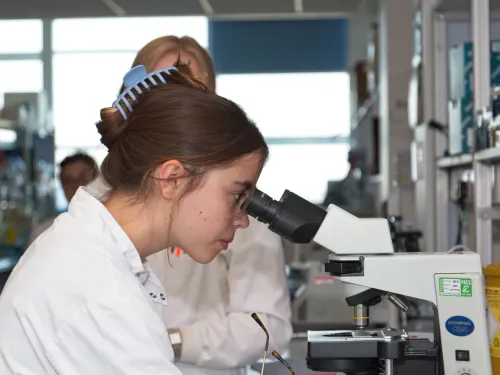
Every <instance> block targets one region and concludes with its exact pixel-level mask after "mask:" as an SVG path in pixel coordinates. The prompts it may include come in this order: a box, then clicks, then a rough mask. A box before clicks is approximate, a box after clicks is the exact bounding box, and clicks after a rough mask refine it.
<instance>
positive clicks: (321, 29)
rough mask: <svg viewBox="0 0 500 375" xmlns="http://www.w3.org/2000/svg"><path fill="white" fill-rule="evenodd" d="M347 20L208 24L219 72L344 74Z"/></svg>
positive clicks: (212, 52)
mask: <svg viewBox="0 0 500 375" xmlns="http://www.w3.org/2000/svg"><path fill="white" fill-rule="evenodd" d="M348 22H349V21H348V20H347V19H324V20H293V21H291V20H283V21H210V24H209V35H210V53H211V55H212V57H213V59H214V61H215V69H216V71H217V73H218V74H246V73H286V72H328V71H330V72H331V71H345V70H347V68H348V67H347V65H348V61H347V59H348V57H347V54H348V50H347V45H348Z"/></svg>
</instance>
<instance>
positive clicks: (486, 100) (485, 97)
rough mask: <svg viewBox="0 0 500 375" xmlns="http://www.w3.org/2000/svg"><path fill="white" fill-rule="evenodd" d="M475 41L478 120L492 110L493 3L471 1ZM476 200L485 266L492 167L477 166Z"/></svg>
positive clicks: (479, 243)
mask: <svg viewBox="0 0 500 375" xmlns="http://www.w3.org/2000/svg"><path fill="white" fill-rule="evenodd" d="M471 8H472V9H471V10H472V25H471V26H472V40H473V54H474V56H473V66H474V71H473V72H474V74H473V77H474V110H475V114H476V116H475V119H476V121H477V118H478V117H479V116H481V115H482V114H483V113H485V112H486V111H488V110H489V107H490V95H491V94H490V2H489V0H480V1H474V0H473V1H471ZM474 178H475V182H474V197H475V216H476V220H475V221H476V249H475V250H476V251H477V252H478V253H479V254H480V256H481V263H482V265H483V266H485V265H488V264H491V262H492V260H493V249H492V228H491V219H490V218H487V217H484V214H483V212H482V210H483V209H484V208H489V207H491V203H492V197H491V195H492V194H491V193H492V170H491V166H489V165H487V164H483V163H481V162H478V161H475V162H474Z"/></svg>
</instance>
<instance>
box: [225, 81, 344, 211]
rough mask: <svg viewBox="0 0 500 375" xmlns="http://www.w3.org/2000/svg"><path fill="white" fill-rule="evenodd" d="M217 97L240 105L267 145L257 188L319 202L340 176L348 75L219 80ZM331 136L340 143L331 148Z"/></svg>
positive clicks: (342, 176)
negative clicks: (267, 159)
mask: <svg viewBox="0 0 500 375" xmlns="http://www.w3.org/2000/svg"><path fill="white" fill-rule="evenodd" d="M217 92H218V94H220V95H222V96H225V97H228V98H229V99H231V100H234V101H235V102H236V103H238V104H239V105H241V106H242V107H243V109H244V110H245V111H246V112H247V113H248V115H249V116H250V117H251V118H252V119H253V120H254V121H255V122H256V123H257V125H258V126H259V128H260V129H261V131H262V133H263V134H264V136H265V137H266V139H267V141H268V143H269V145H270V159H269V161H268V163H267V165H266V166H265V168H264V170H263V172H262V176H261V178H260V180H259V184H258V185H259V189H261V190H263V191H265V192H266V193H268V194H269V195H271V196H272V197H273V198H275V199H279V198H280V197H281V194H282V193H283V191H284V190H285V189H288V190H291V191H293V192H294V193H296V194H299V195H300V196H302V197H303V198H305V199H307V200H310V201H312V202H314V203H321V202H322V201H323V199H324V198H325V194H326V189H327V182H328V181H330V180H339V179H342V178H344V177H345V175H346V173H347V171H348V169H349V165H348V162H347V154H348V151H349V148H350V146H349V144H348V138H347V137H348V136H349V131H350V126H351V123H350V117H351V109H350V107H351V106H350V80H349V74H348V73H344V72H341V73H291V74H289V73H287V74H245V75H229V74H228V75H221V76H219V77H218V78H217ZM332 137H340V138H338V139H337V140H336V141H337V142H335V143H334V142H333V141H332ZM276 138H279V142H278V140H277V139H276ZM292 138H294V139H292ZM297 138H298V139H299V141H300V142H297ZM311 138H313V139H311ZM314 138H316V139H314ZM318 138H319V140H318ZM287 139H288V140H287ZM308 142H309V143H308ZM313 142H315V143H313ZM328 142H330V143H328Z"/></svg>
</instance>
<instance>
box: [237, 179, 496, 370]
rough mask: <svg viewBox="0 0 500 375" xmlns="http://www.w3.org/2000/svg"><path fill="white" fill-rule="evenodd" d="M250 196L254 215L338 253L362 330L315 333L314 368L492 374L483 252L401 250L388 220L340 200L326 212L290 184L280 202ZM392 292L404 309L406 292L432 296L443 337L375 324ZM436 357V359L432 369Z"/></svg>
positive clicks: (331, 268)
mask: <svg viewBox="0 0 500 375" xmlns="http://www.w3.org/2000/svg"><path fill="white" fill-rule="evenodd" d="M245 203H246V204H247V206H246V207H247V212H248V214H249V215H251V216H253V217H255V218H257V219H258V220H259V221H262V222H264V223H267V224H269V229H270V230H271V231H273V232H275V233H277V234H278V235H280V236H282V237H284V238H287V239H288V240H290V241H292V242H295V243H309V242H311V241H314V242H316V243H318V244H319V245H321V246H323V247H325V248H327V249H329V250H330V251H331V252H332V254H331V255H330V257H329V262H328V263H327V264H326V266H325V270H326V271H327V272H329V273H330V274H332V275H333V276H334V277H336V278H337V279H338V280H340V281H342V282H343V283H344V286H345V294H346V302H347V303H348V304H349V305H350V306H352V307H353V328H354V329H353V330H351V331H316V332H313V331H310V332H308V356H307V362H308V366H309V367H310V368H311V369H313V370H315V371H323V372H325V371H326V372H343V373H346V374H347V375H379V374H380V373H383V374H385V375H417V374H418V375H421V374H426V375H492V368H491V359H490V351H489V344H488V333H487V323H486V320H487V318H486V315H487V305H486V301H485V294H484V281H483V276H482V268H481V262H480V258H479V255H478V254H477V253H474V252H468V251H463V252H459V253H457V252H454V253H394V247H393V244H392V238H391V234H390V228H389V223H388V221H387V220H386V219H382V218H368V219H365V218H363V219H360V218H357V217H356V216H354V215H352V214H350V213H348V212H347V211H345V210H343V209H341V208H339V207H337V206H334V205H330V206H329V207H328V209H327V210H326V211H325V210H324V209H322V208H320V207H318V206H316V205H314V204H312V203H310V202H308V201H306V200H305V199H303V198H301V197H299V196H297V195H296V194H294V193H292V192H290V191H288V190H286V191H285V193H284V194H283V196H282V197H281V199H280V201H279V202H278V201H275V200H274V199H272V198H270V197H269V196H267V195H266V194H265V193H262V192H260V191H259V190H257V189H256V190H255V192H254V194H253V195H252V196H250V197H249V198H247V201H246V202H245ZM386 297H387V298H388V299H389V300H390V301H391V302H392V303H393V304H395V305H396V306H398V307H399V308H401V309H403V310H405V309H407V308H408V303H407V302H406V299H405V297H412V298H417V299H420V300H424V301H428V302H431V303H432V304H433V305H434V306H435V309H436V312H437V322H438V331H437V335H436V334H435V338H434V341H435V342H434V343H432V342H430V341H429V340H418V339H415V338H411V337H409V336H408V334H407V333H406V332H405V331H404V330H398V329H393V328H387V329H382V330H370V329H369V328H368V324H369V308H370V306H373V305H374V304H376V303H378V302H380V301H381V299H382V298H386ZM332 303H334V302H333V301H332ZM429 358H433V360H432V361H430V362H433V363H432V365H433V366H432V368H429V367H426V369H424V364H425V363H426V362H429V360H428V359H429ZM407 364H408V366H407Z"/></svg>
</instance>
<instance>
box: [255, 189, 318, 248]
mask: <svg viewBox="0 0 500 375" xmlns="http://www.w3.org/2000/svg"><path fill="white" fill-rule="evenodd" d="M245 206H246V207H247V213H248V214H249V215H250V216H253V217H254V218H256V219H257V220H259V221H261V222H263V223H265V224H269V229H270V230H272V231H273V232H275V233H277V234H279V235H280V236H282V237H284V238H286V239H288V240H289V241H291V242H294V243H309V242H311V241H312V239H313V238H314V236H315V235H316V232H317V231H318V229H319V227H320V226H321V223H322V222H323V219H324V218H325V216H326V211H325V210H324V209H323V208H321V207H319V206H317V205H315V204H314V203H311V202H309V201H307V200H305V199H304V198H301V197H300V196H298V195H297V194H294V193H292V192H291V191H289V190H285V192H284V193H283V195H282V196H281V199H280V200H279V201H276V200H274V199H273V198H271V197H270V196H269V195H267V194H266V193H263V192H262V191H260V190H258V189H255V191H254V193H253V194H252V195H250V196H249V197H247V199H246V201H245Z"/></svg>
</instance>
